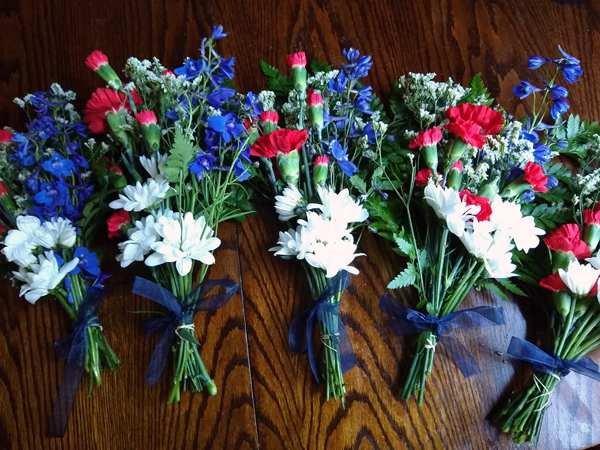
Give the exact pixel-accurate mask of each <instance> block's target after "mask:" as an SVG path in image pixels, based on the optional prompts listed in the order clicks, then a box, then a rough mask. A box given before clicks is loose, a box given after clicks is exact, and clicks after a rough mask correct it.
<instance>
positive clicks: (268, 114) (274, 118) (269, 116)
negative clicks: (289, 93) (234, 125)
mask: <svg viewBox="0 0 600 450" xmlns="http://www.w3.org/2000/svg"><path fill="white" fill-rule="evenodd" d="M260 120H262V121H263V122H273V123H277V122H279V114H277V111H263V112H262V113H261V115H260Z"/></svg>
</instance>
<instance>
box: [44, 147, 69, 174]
mask: <svg viewBox="0 0 600 450" xmlns="http://www.w3.org/2000/svg"><path fill="white" fill-rule="evenodd" d="M42 167H43V168H44V169H45V170H47V171H48V172H50V173H51V174H53V175H56V176H57V177H68V176H69V175H71V171H72V170H73V169H74V168H75V166H74V165H73V162H72V161H71V160H69V159H65V158H64V157H63V156H62V155H61V154H60V153H58V152H57V153H54V155H52V157H51V158H50V159H49V160H47V161H46V162H44V164H43V165H42Z"/></svg>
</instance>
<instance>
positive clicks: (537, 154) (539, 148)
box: [533, 144, 552, 164]
mask: <svg viewBox="0 0 600 450" xmlns="http://www.w3.org/2000/svg"><path fill="white" fill-rule="evenodd" d="M551 153H552V150H550V147H548V146H546V145H544V144H539V145H535V146H534V147H533V157H534V159H535V162H536V163H537V164H543V163H547V162H548V161H550V160H551V159H552V158H551V157H550V154H551Z"/></svg>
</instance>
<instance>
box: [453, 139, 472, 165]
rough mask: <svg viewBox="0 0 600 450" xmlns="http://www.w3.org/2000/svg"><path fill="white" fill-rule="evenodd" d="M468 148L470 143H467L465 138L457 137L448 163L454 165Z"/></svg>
mask: <svg viewBox="0 0 600 450" xmlns="http://www.w3.org/2000/svg"><path fill="white" fill-rule="evenodd" d="M468 148H469V144H467V143H466V142H465V141H464V140H462V139H461V138H457V139H455V140H454V142H453V143H452V145H451V147H450V151H449V153H448V165H454V163H455V162H456V161H458V160H459V159H460V158H462V156H463V155H464V154H465V152H466V151H467V149H468Z"/></svg>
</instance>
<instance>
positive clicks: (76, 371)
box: [0, 84, 124, 437]
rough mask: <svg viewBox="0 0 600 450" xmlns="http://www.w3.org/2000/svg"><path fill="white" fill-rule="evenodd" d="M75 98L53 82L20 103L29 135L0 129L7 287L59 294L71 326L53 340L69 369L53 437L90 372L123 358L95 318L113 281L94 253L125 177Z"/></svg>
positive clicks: (96, 378)
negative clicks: (111, 164) (110, 162)
mask: <svg viewBox="0 0 600 450" xmlns="http://www.w3.org/2000/svg"><path fill="white" fill-rule="evenodd" d="M74 99H75V94H74V93H73V92H71V91H64V90H63V89H62V88H61V87H60V86H59V85H58V84H53V85H52V88H51V89H50V90H49V91H45V92H35V93H33V94H29V95H27V96H26V97H25V98H24V99H23V100H21V99H15V102H16V103H18V104H19V105H20V106H21V107H22V108H23V109H25V111H26V112H27V113H28V116H29V119H30V121H29V123H28V125H27V128H28V131H27V132H24V133H16V134H14V135H13V134H12V133H11V132H9V131H6V130H2V132H1V134H2V139H1V141H2V142H1V143H0V174H1V175H0V176H1V182H0V212H1V215H0V223H1V232H2V236H3V240H2V244H3V246H4V248H3V249H2V253H3V254H4V256H5V257H6V260H7V261H8V263H9V264H10V267H11V269H12V272H10V273H9V274H8V277H9V279H10V280H11V282H12V283H13V284H14V285H16V286H19V287H20V294H19V295H20V296H21V297H25V300H27V301H28V302H30V303H31V304H35V303H36V302H37V301H38V300H39V299H43V298H51V297H53V298H55V299H57V300H58V301H59V302H60V304H61V305H62V306H63V308H64V309H65V311H66V312H67V314H68V315H69V317H70V318H71V319H72V320H73V322H74V330H73V332H72V333H71V334H69V335H68V336H65V337H63V338H61V339H59V340H57V341H56V342H55V344H54V345H55V348H56V350H57V353H58V355H59V357H61V358H66V359H67V364H66V367H65V372H64V375H63V379H62V383H61V386H60V389H59V391H58V397H57V400H56V404H55V407H54V412H53V414H52V419H51V421H50V427H49V430H48V436H50V437H60V436H63V435H64V433H65V431H66V428H67V422H68V419H69V415H70V412H71V408H72V406H73V402H74V400H75V395H76V394H77V388H78V386H79V382H80V380H81V376H82V375H83V372H84V370H85V371H87V372H88V373H89V375H90V394H91V391H92V387H93V385H94V383H95V384H96V385H100V384H101V382H102V378H101V371H102V369H103V368H108V369H109V370H114V369H116V368H117V367H118V366H119V363H120V362H119V359H118V358H117V355H116V354H115V353H114V351H113V350H112V348H111V347H110V345H109V344H108V342H107V340H106V338H105V337H104V334H103V332H102V326H101V325H100V320H99V319H98V316H97V311H98V308H99V306H100V302H101V301H102V299H103V298H104V296H105V293H104V290H103V285H102V284H103V282H104V280H105V279H106V278H107V277H108V274H105V273H103V272H102V271H101V269H100V259H99V255H98V254H97V253H96V252H94V251H92V250H90V245H91V241H92V238H93V237H94V235H95V232H96V229H97V225H98V219H100V220H101V219H102V216H103V213H105V212H106V210H107V207H106V204H105V203H104V198H105V197H106V196H107V195H110V194H111V192H115V191H116V189H117V188H118V187H119V185H121V183H122V182H123V181H124V180H123V179H122V177H121V176H120V175H119V174H118V173H117V172H116V171H115V170H111V169H108V168H107V164H106V161H105V159H104V153H105V152H106V150H107V149H106V148H105V147H104V146H102V145H99V144H97V143H96V142H95V141H94V140H93V139H90V138H89V137H88V129H87V127H86V126H85V124H84V123H83V122H82V121H81V118H80V116H79V114H78V113H77V112H76V111H75V109H74V107H73V104H72V102H73V100H74Z"/></svg>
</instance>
